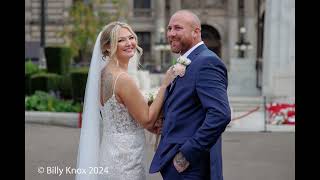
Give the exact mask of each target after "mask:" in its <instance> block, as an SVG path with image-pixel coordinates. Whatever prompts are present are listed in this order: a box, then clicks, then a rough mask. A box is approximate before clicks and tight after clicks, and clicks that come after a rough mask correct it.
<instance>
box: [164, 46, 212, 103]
mask: <svg viewBox="0 0 320 180" xmlns="http://www.w3.org/2000/svg"><path fill="white" fill-rule="evenodd" d="M205 49H207V47H206V46H205V45H204V44H201V45H200V46H198V47H197V48H196V49H195V50H193V51H192V52H191V53H190V54H189V56H188V59H190V60H191V64H192V61H193V60H194V59H195V58H196V57H197V55H198V54H199V53H200V52H202V51H203V50H205ZM191 64H189V65H191ZM187 68H188V67H187ZM178 78H180V77H178V76H177V77H176V78H175V79H174V80H173V82H172V83H171V85H170V86H168V87H167V90H166V95H165V98H164V101H166V100H167V99H168V97H169V96H170V95H171V94H172V92H173V90H174V87H175V85H176V81H177V80H178Z"/></svg>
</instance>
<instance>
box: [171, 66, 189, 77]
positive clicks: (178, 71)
mask: <svg viewBox="0 0 320 180" xmlns="http://www.w3.org/2000/svg"><path fill="white" fill-rule="evenodd" d="M185 71H186V66H185V65H183V64H180V63H177V64H175V65H174V66H173V72H174V75H175V77H177V76H178V75H179V76H180V77H183V76H184V74H185Z"/></svg>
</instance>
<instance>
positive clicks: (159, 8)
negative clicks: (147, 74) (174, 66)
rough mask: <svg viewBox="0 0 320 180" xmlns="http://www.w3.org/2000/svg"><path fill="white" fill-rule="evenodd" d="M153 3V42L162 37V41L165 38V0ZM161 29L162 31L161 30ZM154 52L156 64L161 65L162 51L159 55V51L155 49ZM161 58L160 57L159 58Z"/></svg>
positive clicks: (158, 40)
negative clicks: (154, 23)
mask: <svg viewBox="0 0 320 180" xmlns="http://www.w3.org/2000/svg"><path fill="white" fill-rule="evenodd" d="M154 2H155V3H156V4H155V10H156V26H155V28H156V29H155V31H154V32H155V36H154V37H155V42H157V43H158V42H160V39H161V38H162V39H163V41H165V39H166V19H165V3H166V2H165V1H164V0H162V1H154ZM161 31H162V32H161ZM155 54H156V65H162V62H163V61H164V52H162V57H161V51H160V50H155ZM161 58H162V59H161Z"/></svg>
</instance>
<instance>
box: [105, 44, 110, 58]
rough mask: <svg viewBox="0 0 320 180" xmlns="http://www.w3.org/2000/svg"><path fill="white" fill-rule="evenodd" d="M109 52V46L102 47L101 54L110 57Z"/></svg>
mask: <svg viewBox="0 0 320 180" xmlns="http://www.w3.org/2000/svg"><path fill="white" fill-rule="evenodd" d="M110 53H111V50H110V45H109V44H105V45H104V46H103V54H104V55H107V56H110Z"/></svg>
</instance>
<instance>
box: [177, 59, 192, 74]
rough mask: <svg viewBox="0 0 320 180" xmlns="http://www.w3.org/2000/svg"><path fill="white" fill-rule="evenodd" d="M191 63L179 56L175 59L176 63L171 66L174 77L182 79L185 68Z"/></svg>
mask: <svg viewBox="0 0 320 180" xmlns="http://www.w3.org/2000/svg"><path fill="white" fill-rule="evenodd" d="M190 63H191V60H190V59H188V58H186V57H184V56H180V57H179V58H178V59H177V63H176V64H175V65H173V72H174V75H175V76H180V77H183V76H184V74H185V71H186V67H187V66H188V65H189V64H190Z"/></svg>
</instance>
